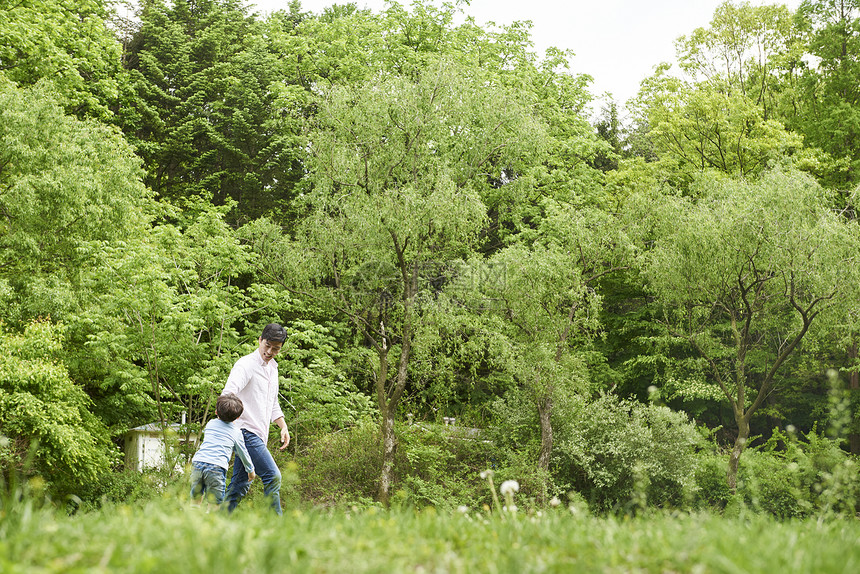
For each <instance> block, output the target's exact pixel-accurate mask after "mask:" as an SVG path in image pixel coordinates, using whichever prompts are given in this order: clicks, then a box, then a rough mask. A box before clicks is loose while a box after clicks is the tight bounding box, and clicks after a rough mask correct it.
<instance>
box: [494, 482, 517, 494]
mask: <svg viewBox="0 0 860 574" xmlns="http://www.w3.org/2000/svg"><path fill="white" fill-rule="evenodd" d="M519 491H520V483H519V482H517V481H516V480H506V481H505V482H503V483H502V486H500V487H499V492H501V493H502V495H504V496H507V495H508V494H513V493H515V492H519Z"/></svg>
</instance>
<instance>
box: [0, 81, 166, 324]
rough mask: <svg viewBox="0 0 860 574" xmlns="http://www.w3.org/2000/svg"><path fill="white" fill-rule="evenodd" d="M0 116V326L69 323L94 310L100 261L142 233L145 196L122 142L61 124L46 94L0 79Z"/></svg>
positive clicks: (98, 128)
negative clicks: (45, 319) (5, 300)
mask: <svg viewBox="0 0 860 574" xmlns="http://www.w3.org/2000/svg"><path fill="white" fill-rule="evenodd" d="M0 115H1V116H0V117H2V119H0V166H2V169H0V214H2V215H0V284H2V285H5V289H4V290H5V291H6V292H7V293H6V295H5V297H10V296H11V297H10V298H11V300H9V305H8V306H4V309H3V310H2V316H3V317H4V318H5V319H7V320H10V321H13V322H27V321H28V320H29V319H31V318H34V317H37V316H40V315H41V316H47V315H51V316H52V317H54V318H55V319H58V320H61V319H66V318H67V316H68V314H69V313H70V312H72V311H75V310H77V309H78V308H79V307H80V306H82V305H86V304H88V303H89V302H91V301H92V297H93V296H94V294H93V293H92V291H90V290H89V289H88V288H87V287H88V285H87V283H88V281H89V280H90V279H91V277H92V276H93V275H94V274H97V273H98V272H99V271H100V270H102V269H101V268H100V267H99V265H98V253H99V251H100V250H101V249H104V248H106V247H108V248H109V247H111V246H113V245H116V243H117V242H118V241H120V240H124V239H127V238H129V237H134V236H136V235H138V234H141V233H143V230H144V229H145V225H146V224H147V223H148V220H149V216H148V213H147V212H148V211H149V208H150V207H149V206H150V204H149V192H148V191H147V190H146V189H145V188H144V186H143V185H142V184H141V182H140V177H141V175H142V172H141V171H140V165H139V162H138V160H137V159H136V158H135V157H134V154H133V152H132V150H131V148H130V147H129V146H128V145H127V144H126V143H125V141H124V140H123V139H122V137H121V136H120V135H119V134H117V133H116V131H115V130H112V129H109V128H108V127H106V126H104V125H100V124H97V123H95V122H94V121H91V120H87V121H81V120H78V119H76V118H74V117H70V116H67V115H65V114H64V113H63V111H62V109H61V108H60V107H59V106H58V104H57V103H56V101H55V99H54V95H53V94H52V93H51V92H50V91H48V90H46V89H45V88H43V87H37V88H29V89H20V88H16V87H15V86H14V85H12V84H11V83H9V82H8V81H7V80H5V79H3V78H2V77H0ZM10 291H11V293H10Z"/></svg>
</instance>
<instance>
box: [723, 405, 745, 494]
mask: <svg viewBox="0 0 860 574" xmlns="http://www.w3.org/2000/svg"><path fill="white" fill-rule="evenodd" d="M735 419H736V420H737V423H738V436H737V438H736V439H735V445H734V447H733V448H732V454H731V455H730V456H729V469H728V471H727V472H726V482H727V483H728V485H729V489H730V490H731V491H732V493H733V494H734V493H735V492H737V488H738V462H739V461H740V459H741V453H743V451H744V449H745V448H746V446H747V440H748V439H749V436H750V424H749V421H748V420H747V418H746V417H745V416H744V415H739V414H736V415H735Z"/></svg>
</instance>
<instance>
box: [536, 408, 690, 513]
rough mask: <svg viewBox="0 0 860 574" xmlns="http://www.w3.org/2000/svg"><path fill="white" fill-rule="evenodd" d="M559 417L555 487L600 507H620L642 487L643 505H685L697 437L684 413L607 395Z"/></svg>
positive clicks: (624, 505)
mask: <svg viewBox="0 0 860 574" xmlns="http://www.w3.org/2000/svg"><path fill="white" fill-rule="evenodd" d="M571 407H572V408H571V409H570V410H567V411H566V412H564V413H563V414H562V413H559V414H558V418H559V423H558V424H556V431H555V432H556V435H557V437H558V438H557V445H558V447H557V449H556V455H555V457H554V460H553V470H554V475H555V477H556V481H557V482H558V484H559V485H565V487H566V488H572V489H574V490H577V491H578V492H580V493H582V494H583V495H584V496H585V497H586V499H588V500H589V501H591V502H592V503H593V504H595V505H596V506H597V507H599V508H604V509H609V508H625V507H626V506H627V505H628V504H629V503H630V502H631V501H632V500H633V497H634V494H636V490H637V488H638V487H637V481H641V479H642V478H643V477H647V482H646V483H641V484H640V486H642V487H643V488H644V491H645V492H644V496H646V497H647V501H648V504H650V505H654V506H670V507H686V506H687V505H688V498H689V496H690V495H691V494H692V492H693V490H694V489H695V487H696V484H695V473H696V468H697V464H698V461H697V458H696V456H695V452H696V449H697V448H699V447H701V446H702V438H701V435H700V434H699V433H698V431H697V430H696V429H695V427H694V426H693V425H692V424H691V423H690V422H689V420H688V419H687V417H686V416H685V415H684V414H683V413H678V412H674V411H672V410H670V409H668V408H667V407H663V406H655V405H643V404H641V403H636V402H630V401H624V400H619V399H618V398H616V397H614V396H612V395H606V396H604V397H601V398H599V399H597V400H595V401H593V402H590V403H583V402H580V403H579V404H576V403H575V404H573V405H571Z"/></svg>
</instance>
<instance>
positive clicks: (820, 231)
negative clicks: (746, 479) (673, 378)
mask: <svg viewBox="0 0 860 574" xmlns="http://www.w3.org/2000/svg"><path fill="white" fill-rule="evenodd" d="M703 191H704V193H703V194H702V196H703V198H702V199H701V200H699V201H697V202H693V201H689V200H685V199H677V198H665V199H664V200H663V201H662V202H660V203H659V205H657V206H656V211H657V212H658V213H659V215H658V217H659V218H660V221H662V222H664V223H663V226H662V227H661V228H660V232H659V233H658V236H657V238H656V241H655V244H654V248H653V250H651V251H650V253H648V254H647V256H646V259H645V263H644V264H645V274H646V276H647V278H648V280H649V287H650V289H652V290H653V293H654V295H655V296H656V297H657V298H658V300H659V301H660V303H661V304H662V306H663V309H664V314H663V319H662V323H663V325H664V327H665V329H666V331H667V333H668V334H670V335H672V336H673V337H676V338H679V339H681V340H683V341H685V342H687V343H688V344H689V345H690V346H691V348H692V349H695V351H696V352H697V353H698V355H699V357H700V358H701V362H702V365H701V366H702V371H703V372H704V373H706V375H705V377H706V378H705V381H706V382H708V383H709V384H712V385H715V386H716V387H718V388H719V391H720V393H721V394H722V396H723V397H724V398H725V400H726V401H727V402H728V403H729V405H730V406H731V409H732V412H733V413H734V419H735V424H736V425H737V429H736V430H737V435H736V438H735V441H734V447H733V449H732V452H731V456H730V458H729V466H728V472H727V482H728V485H729V487H730V488H732V489H734V488H735V487H736V481H737V472H738V463H739V460H740V457H741V454H742V453H743V451H744V448H745V447H746V446H747V441H748V439H749V438H750V421H751V419H752V417H753V416H754V415H755V414H756V413H757V412H758V411H759V409H761V408H762V407H763V406H764V405H765V401H766V400H767V398H768V396H769V395H770V394H771V393H772V392H774V390H775V389H777V388H779V387H780V384H781V382H782V379H783V375H782V371H783V370H784V367H785V365H786V364H787V362H788V361H789V360H790V359H791V358H792V357H793V356H794V355H795V354H796V353H797V352H798V350H799V349H800V348H801V345H802V343H803V341H804V340H805V339H807V335H808V334H809V333H810V330H811V329H812V328H813V327H815V326H818V325H821V326H822V328H826V327H825V326H826V325H832V324H834V321H835V320H837V318H838V316H839V314H840V313H845V312H847V311H848V310H849V309H851V308H852V306H851V305H848V304H847V303H848V302H850V301H851V300H852V298H854V297H856V285H857V282H858V278H857V277H856V269H857V266H856V265H855V264H854V261H855V259H856V257H857V253H858V252H860V251H858V249H860V243H858V241H860V235H858V229H857V224H856V222H853V221H848V220H845V219H844V218H842V216H840V215H839V214H836V213H833V212H832V211H831V210H830V209H829V205H830V198H829V197H828V195H827V193H826V192H824V191H823V190H822V189H821V188H820V187H819V186H818V185H817V184H816V183H815V182H814V181H812V180H811V178H809V177H808V176H804V175H801V174H799V173H796V172H788V173H785V172H769V173H767V174H766V175H765V176H764V177H763V178H762V179H761V180H760V181H757V182H754V183H748V182H745V181H742V180H734V181H727V182H724V183H717V182H713V181H711V182H708V183H707V184H706V189H705V190H703Z"/></svg>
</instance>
